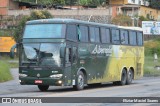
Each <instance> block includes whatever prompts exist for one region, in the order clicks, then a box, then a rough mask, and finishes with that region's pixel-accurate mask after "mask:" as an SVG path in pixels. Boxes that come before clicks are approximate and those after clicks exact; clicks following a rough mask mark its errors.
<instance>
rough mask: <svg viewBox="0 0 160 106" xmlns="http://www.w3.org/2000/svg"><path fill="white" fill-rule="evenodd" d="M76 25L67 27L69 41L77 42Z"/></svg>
mask: <svg viewBox="0 0 160 106" xmlns="http://www.w3.org/2000/svg"><path fill="white" fill-rule="evenodd" d="M76 28H77V27H76V25H67V39H69V40H72V41H77V29H76Z"/></svg>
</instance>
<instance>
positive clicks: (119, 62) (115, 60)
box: [88, 45, 144, 83]
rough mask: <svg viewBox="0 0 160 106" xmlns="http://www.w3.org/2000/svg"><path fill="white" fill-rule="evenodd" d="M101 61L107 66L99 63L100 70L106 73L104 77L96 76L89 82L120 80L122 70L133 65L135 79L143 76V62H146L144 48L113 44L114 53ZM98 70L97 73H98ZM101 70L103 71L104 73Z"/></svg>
mask: <svg viewBox="0 0 160 106" xmlns="http://www.w3.org/2000/svg"><path fill="white" fill-rule="evenodd" d="M98 58H99V60H98V61H99V63H101V62H105V65H104V64H103V63H101V65H104V66H105V67H106V68H105V69H103V66H101V65H100V64H97V67H99V70H98V71H100V70H101V71H102V72H103V73H104V74H103V76H102V77H96V78H95V79H94V78H92V79H89V81H88V82H89V83H100V82H110V81H120V79H121V72H122V70H123V68H124V67H125V68H127V71H128V70H129V69H130V68H131V67H132V68H133V69H134V79H137V78H140V77H142V76H143V64H144V48H143V47H137V46H132V47H131V46H119V45H113V46H112V54H111V55H110V56H109V58H108V59H106V61H100V59H101V58H100V57H98ZM98 71H97V74H98ZM102 72H101V73H102Z"/></svg>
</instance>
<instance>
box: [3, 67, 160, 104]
mask: <svg viewBox="0 0 160 106" xmlns="http://www.w3.org/2000/svg"><path fill="white" fill-rule="evenodd" d="M11 73H12V75H13V77H14V80H12V81H8V82H4V83H0V97H160V77H144V78H142V79H139V80H134V81H133V84H131V85H126V86H114V85H112V83H107V84H103V85H101V86H95V87H88V86H86V87H85V89H84V90H82V91H74V90H73V89H72V87H57V86H51V87H50V88H49V90H48V91H47V92H40V91H39V89H38V88H37V86H35V85H20V84H19V80H18V69H16V68H15V69H11ZM48 105H49V104H48ZM50 105H51V104H50ZM59 105H60V104H59ZM61 105H63V106H67V105H66V104H61ZM72 105H73V104H72ZM74 105H75V104H74ZM76 105H78V106H83V104H76ZM85 105H87V106H92V105H91V104H85ZM105 105H108V104H106V103H102V104H94V106H105ZM110 105H111V104H109V106H110ZM112 105H115V104H112ZM116 105H120V104H116ZM121 105H122V106H123V105H128V104H121ZM131 105H134V106H143V105H144V106H146V105H160V104H143V103H141V104H131ZM33 106H34V105H33ZM38 106H42V105H38ZM68 106H70V104H68Z"/></svg>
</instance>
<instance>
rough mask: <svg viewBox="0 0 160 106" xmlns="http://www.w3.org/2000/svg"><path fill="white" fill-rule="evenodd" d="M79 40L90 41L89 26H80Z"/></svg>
mask: <svg viewBox="0 0 160 106" xmlns="http://www.w3.org/2000/svg"><path fill="white" fill-rule="evenodd" d="M78 40H79V41H82V42H88V27H86V26H78Z"/></svg>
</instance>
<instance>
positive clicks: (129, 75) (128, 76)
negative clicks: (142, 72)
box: [126, 69, 133, 85]
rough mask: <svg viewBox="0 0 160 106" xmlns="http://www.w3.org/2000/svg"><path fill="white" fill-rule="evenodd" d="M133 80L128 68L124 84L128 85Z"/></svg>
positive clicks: (131, 72)
mask: <svg viewBox="0 0 160 106" xmlns="http://www.w3.org/2000/svg"><path fill="white" fill-rule="evenodd" d="M132 80H133V71H132V70H131V69H130V70H129V71H128V73H127V81H126V84H127V85H129V84H131V83H132Z"/></svg>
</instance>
